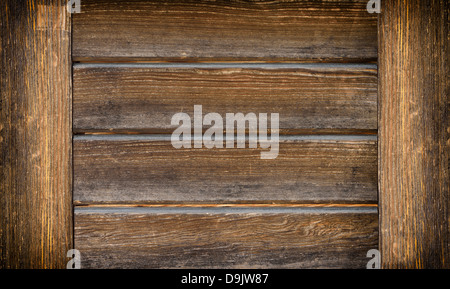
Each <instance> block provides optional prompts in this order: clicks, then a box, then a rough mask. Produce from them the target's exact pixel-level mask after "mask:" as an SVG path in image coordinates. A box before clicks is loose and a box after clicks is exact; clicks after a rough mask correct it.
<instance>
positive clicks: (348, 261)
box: [75, 207, 378, 268]
mask: <svg viewBox="0 0 450 289" xmlns="http://www.w3.org/2000/svg"><path fill="white" fill-rule="evenodd" d="M377 242H378V215H377V209H376V208H351V209H346V208H322V209H308V208H300V209H299V208H297V209H288V208H279V209H277V208H214V209H211V208H183V209H179V208H163V209H161V208H120V207H119V208H89V207H88V208H82V207H81V208H80V207H77V208H76V209H75V245H76V248H77V249H78V250H80V252H81V267H82V268H365V266H366V263H367V262H368V260H369V259H368V258H367V257H366V254H367V251H368V250H370V249H376V248H377V247H378V244H377Z"/></svg>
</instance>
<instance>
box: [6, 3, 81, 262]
mask: <svg viewBox="0 0 450 289" xmlns="http://www.w3.org/2000/svg"><path fill="white" fill-rule="evenodd" d="M0 14H1V15H0V22H1V25H0V27H1V32H0V33H1V34H0V39H1V49H0V62H1V65H0V66H1V72H0V94H1V111H0V143H1V146H0V159H1V172H0V228H1V230H0V231H1V237H0V240H1V241H0V242H1V244H0V245H1V246H0V247H1V249H0V250H1V254H0V268H64V267H65V263H66V262H67V258H66V252H67V250H68V249H70V248H71V247H72V230H73V227H72V207H71V205H72V204H71V201H72V196H71V188H72V183H71V177H72V166H71V159H72V157H71V156H72V155H71V144H72V136H71V133H72V131H71V92H70V90H71V58H70V27H71V25H70V16H69V15H68V13H67V11H66V7H65V3H64V1H44V0H42V1H41V0H30V1H15V0H6V1H1V3H0Z"/></svg>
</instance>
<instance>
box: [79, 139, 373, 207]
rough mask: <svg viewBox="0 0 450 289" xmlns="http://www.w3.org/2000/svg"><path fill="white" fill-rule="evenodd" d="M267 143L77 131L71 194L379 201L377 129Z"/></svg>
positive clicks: (129, 199)
mask: <svg viewBox="0 0 450 289" xmlns="http://www.w3.org/2000/svg"><path fill="white" fill-rule="evenodd" d="M264 150H268V149H260V148H257V149H250V148H248V145H247V146H246V148H239V149H238V148H223V149H218V148H213V149H206V148H202V149H194V148H192V149H189V148H180V149H175V148H173V146H172V145H171V142H170V135H169V136H159V137H157V136H146V135H91V136H88V135H86V136H76V137H75V138H74V152H73V153H74V201H75V203H76V204H88V203H136V202H137V203H149V202H151V203H154V202H194V203H195V202H204V203H208V202H213V203H242V202H275V203H277V202H300V203H302V202H303V203H314V202H319V203H326V202H334V203H336V202H338V203H339V202H340V203H376V202H377V142H376V136H282V137H280V144H279V154H278V156H277V158H276V159H261V154H260V153H261V151H264Z"/></svg>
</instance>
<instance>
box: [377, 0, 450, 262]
mask: <svg viewBox="0 0 450 289" xmlns="http://www.w3.org/2000/svg"><path fill="white" fill-rule="evenodd" d="M382 3H383V10H382V13H381V16H380V21H379V83H380V88H379V92H380V95H379V97H380V107H379V138H380V139H379V160H380V162H379V176H380V178H379V188H380V234H381V235H380V236H381V237H380V248H381V253H382V261H383V266H384V267H386V268H449V266H450V265H449V264H450V263H449V262H450V256H449V251H448V239H449V230H448V228H449V227H448V226H449V224H448V222H449V221H448V209H449V208H448V204H449V203H448V202H449V169H448V163H447V162H448V154H449V142H448V139H449V133H450V132H449V131H448V127H449V107H448V101H449V83H448V75H449V62H448V57H449V51H448V22H447V21H448V13H449V2H448V1H446V0H430V1H420V0H407V1H396V0H385V1H382Z"/></svg>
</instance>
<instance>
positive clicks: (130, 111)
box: [73, 64, 377, 133]
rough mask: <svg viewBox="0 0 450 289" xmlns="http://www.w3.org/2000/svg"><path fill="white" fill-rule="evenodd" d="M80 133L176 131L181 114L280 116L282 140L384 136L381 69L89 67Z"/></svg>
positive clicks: (76, 101) (81, 79) (77, 77)
mask: <svg viewBox="0 0 450 289" xmlns="http://www.w3.org/2000/svg"><path fill="white" fill-rule="evenodd" d="M73 86H74V89H73V91H74V97H73V111H74V120H73V121H74V131H75V132H85V131H128V132H130V131H134V132H136V131H138V132H141V133H142V132H152V133H154V132H156V133H161V132H171V131H173V130H174V129H175V128H176V126H172V125H171V118H172V116H173V115H174V114H175V113H177V112H186V113H188V114H190V115H191V117H192V116H193V111H194V105H202V106H203V114H206V113H208V112H216V113H219V114H221V115H222V116H223V117H225V114H226V113H238V112H242V113H244V114H246V113H248V112H254V113H269V115H270V113H279V115H280V129H281V132H282V133H289V132H293V131H294V132H295V131H296V130H300V129H316V130H317V129H319V130H320V129H335V130H339V129H347V130H352V129H353V130H373V131H376V129H377V67H376V65H349V64H345V65H336V64H334V65H331V64H326V65H320V64H319V65H317V64H309V65H305V64H298V65H296V64H282V65H273V64H272V65H270V64H262V65H260V64H139V65H138V64H122V65H117V64H106V65H105V64H88V65H86V64H83V65H75V66H74V76H73Z"/></svg>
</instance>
